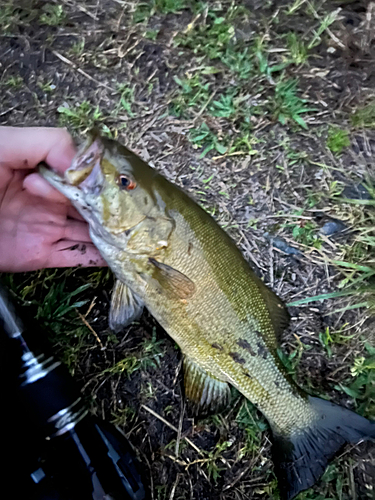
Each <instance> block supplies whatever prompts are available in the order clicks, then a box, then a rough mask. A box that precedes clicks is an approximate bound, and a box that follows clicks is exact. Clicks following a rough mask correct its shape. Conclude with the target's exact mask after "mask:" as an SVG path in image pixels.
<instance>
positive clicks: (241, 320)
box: [42, 138, 375, 498]
mask: <svg viewBox="0 0 375 500" xmlns="http://www.w3.org/2000/svg"><path fill="white" fill-rule="evenodd" d="M42 174H43V175H44V177H45V178H47V179H48V180H49V181H50V182H51V184H52V185H54V186H55V187H56V188H57V189H59V190H60V191H61V192H62V193H64V194H66V196H68V197H69V198H70V199H71V200H72V202H73V204H74V205H75V206H76V207H77V209H78V210H79V211H80V213H81V214H82V215H83V216H84V217H85V218H86V220H87V221H88V222H89V225H90V234H91V237H92V240H93V242H94V244H95V245H96V246H97V247H98V249H99V250H100V252H101V254H102V255H103V257H104V259H105V260H106V261H107V262H108V264H109V266H110V267H111V269H112V270H113V272H114V273H115V275H116V277H117V278H118V282H117V284H116V286H115V289H114V293H113V298H112V306H111V312H110V324H111V325H112V326H113V328H115V329H117V327H121V326H122V325H124V324H127V323H129V322H130V321H132V320H134V318H136V317H138V316H139V315H140V313H141V311H142V307H143V306H145V307H147V309H148V310H149V311H150V313H151V314H152V315H153V316H154V317H155V318H156V320H157V321H158V322H159V323H160V324H161V325H162V326H163V327H164V329H165V330H166V331H167V332H168V334H169V335H170V336H171V337H172V338H173V339H174V340H175V341H176V342H177V344H178V345H179V346H180V348H181V350H182V352H183V354H184V356H185V359H184V371H185V389H186V394H187V396H188V397H189V398H190V399H192V400H193V401H194V402H195V403H196V404H197V405H198V406H200V407H201V408H203V409H210V408H218V407H219V406H220V405H219V403H223V404H225V403H227V402H228V400H229V395H230V392H229V384H230V385H233V386H234V387H236V388H237V389H238V390H239V391H240V392H241V393H242V394H243V395H244V396H245V397H247V398H248V399H249V400H251V401H252V402H253V403H254V404H256V405H257V407H258V408H259V409H260V410H261V411H262V412H263V414H264V415H265V417H266V418H267V420H268V421H269V423H270V424H271V427H272V430H273V441H274V447H273V453H274V461H275V466H276V473H277V475H278V478H279V486H280V489H281V491H282V493H283V495H284V497H285V498H292V496H294V495H295V494H296V493H298V491H301V490H302V489H305V488H307V487H308V486H310V485H312V484H313V483H314V482H315V481H316V480H317V478H318V477H319V476H320V475H321V474H322V473H323V471H324V469H325V466H326V464H327V461H328V460H329V459H330V458H331V457H332V456H333V455H334V453H336V452H337V450H338V449H339V448H340V447H341V446H342V445H343V444H344V443H345V442H347V441H350V442H356V441H357V440H359V439H366V438H368V437H372V438H374V437H375V424H373V423H371V422H368V421H367V420H366V419H364V418H362V417H359V416H358V415H355V414H353V413H351V412H349V411H348V410H345V409H342V408H340V407H337V406H335V405H332V404H331V403H328V402H325V401H322V400H319V399H317V398H312V397H310V396H308V395H307V394H305V393H304V392H303V391H302V390H301V389H300V388H299V387H297V386H296V385H295V384H294V383H293V381H291V380H290V378H289V377H288V375H287V373H286V370H285V368H284V366H283V365H282V363H281V362H280V359H279V357H278V355H277V347H278V340H277V334H278V333H280V331H281V330H282V329H283V326H285V324H286V323H287V312H286V310H285V308H284V306H283V304H282V302H281V301H280V299H278V298H277V297H276V295H274V294H273V292H271V291H270V290H269V289H268V288H267V287H266V286H265V285H264V284H263V282H262V281H261V280H260V279H259V278H258V277H257V276H256V275H255V274H254V272H253V271H252V269H251V268H250V266H249V265H248V263H247V262H246V261H245V259H244V258H243V256H242V254H241V252H240V251H239V250H238V249H237V247H236V246H235V244H234V243H233V241H232V240H231V239H230V238H229V236H228V235H227V234H226V233H225V232H224V231H223V230H222V229H221V228H220V227H219V226H218V224H217V223H216V222H215V221H214V220H213V219H212V218H211V216H209V215H208V214H207V213H206V212H205V211H204V210H202V209H201V208H200V207H199V206H198V205H197V204H196V203H195V202H194V201H193V200H192V199H191V198H189V197H188V196H187V195H186V194H185V193H184V192H183V191H181V190H180V189H179V188H178V187H176V186H175V185H173V184H172V183H170V182H169V181H168V180H167V179H165V178H164V177H163V176H161V175H159V174H158V173H157V172H156V171H155V170H153V169H152V168H151V167H149V166H148V165H146V164H145V163H144V162H143V161H142V160H140V159H139V158H138V157H137V156H135V155H134V154H133V153H131V152H130V151H129V150H127V149H126V148H124V147H123V146H121V145H119V144H118V143H116V142H114V141H108V140H105V139H102V140H100V139H99V138H96V139H95V138H94V139H91V141H90V142H89V143H88V145H87V146H85V147H84V148H83V150H81V152H80V153H78V155H77V157H76V159H75V161H74V162H73V164H72V167H71V169H69V170H68V172H67V173H66V180H62V179H61V178H59V177H58V176H55V175H53V174H52V173H51V172H49V171H46V170H43V171H42ZM216 403H217V404H218V406H215V404H216Z"/></svg>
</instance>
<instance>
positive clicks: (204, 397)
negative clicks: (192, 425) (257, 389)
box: [184, 356, 231, 414]
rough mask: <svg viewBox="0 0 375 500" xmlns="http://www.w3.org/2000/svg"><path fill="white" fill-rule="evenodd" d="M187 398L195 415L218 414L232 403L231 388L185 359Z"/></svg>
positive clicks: (188, 359)
mask: <svg viewBox="0 0 375 500" xmlns="http://www.w3.org/2000/svg"><path fill="white" fill-rule="evenodd" d="M184 385H185V396H186V397H187V398H188V399H189V401H191V403H192V404H193V409H194V412H195V414H198V413H199V414H207V413H218V412H219V411H221V410H223V409H224V408H225V407H226V406H227V405H228V404H229V402H230V397H231V393H230V386H229V384H228V383H227V382H223V381H221V380H219V379H218V378H216V377H215V376H214V375H212V374H211V373H208V372H207V371H205V370H204V369H203V368H201V367H200V366H198V365H197V364H196V363H195V362H194V361H192V360H191V359H190V358H188V357H187V356H185V357H184Z"/></svg>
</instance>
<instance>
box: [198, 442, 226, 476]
mask: <svg viewBox="0 0 375 500" xmlns="http://www.w3.org/2000/svg"><path fill="white" fill-rule="evenodd" d="M230 446H231V443H230V442H229V441H223V442H222V443H220V442H219V443H217V445H216V446H215V448H214V449H213V450H212V451H209V452H206V454H207V458H206V459H203V460H202V462H203V463H204V464H205V466H206V469H207V475H208V477H209V478H210V479H211V478H212V479H213V481H214V482H215V483H217V480H218V479H219V478H220V475H221V472H222V471H223V470H225V468H224V467H220V466H219V465H218V464H217V463H216V462H217V461H218V460H221V458H222V457H221V454H222V453H223V451H225V450H226V449H228V448H229V447H230Z"/></svg>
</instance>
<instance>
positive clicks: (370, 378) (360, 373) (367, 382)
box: [335, 342, 375, 416]
mask: <svg viewBox="0 0 375 500" xmlns="http://www.w3.org/2000/svg"><path fill="white" fill-rule="evenodd" d="M365 350H366V351H367V354H368V355H369V356H367V357H366V358H365V357H364V356H359V357H357V358H356V359H355V360H354V363H353V366H352V367H351V370H350V371H351V373H352V376H353V377H355V379H354V380H353V379H352V380H351V379H348V380H347V381H346V382H345V383H343V384H340V385H336V386H335V389H337V390H339V391H343V392H345V394H347V395H348V396H350V397H351V398H353V399H354V401H355V402H356V404H357V411H358V413H360V414H361V415H365V416H371V415H374V411H375V348H374V347H372V346H371V345H370V344H368V343H367V342H365Z"/></svg>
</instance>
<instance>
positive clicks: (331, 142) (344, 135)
mask: <svg viewBox="0 0 375 500" xmlns="http://www.w3.org/2000/svg"><path fill="white" fill-rule="evenodd" d="M348 146H350V139H349V132H348V131H347V130H342V129H340V128H338V127H331V128H330V129H329V130H328V137H327V148H328V149H330V150H331V151H332V153H336V154H340V153H342V151H343V150H344V149H345V148H347V147H348Z"/></svg>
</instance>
